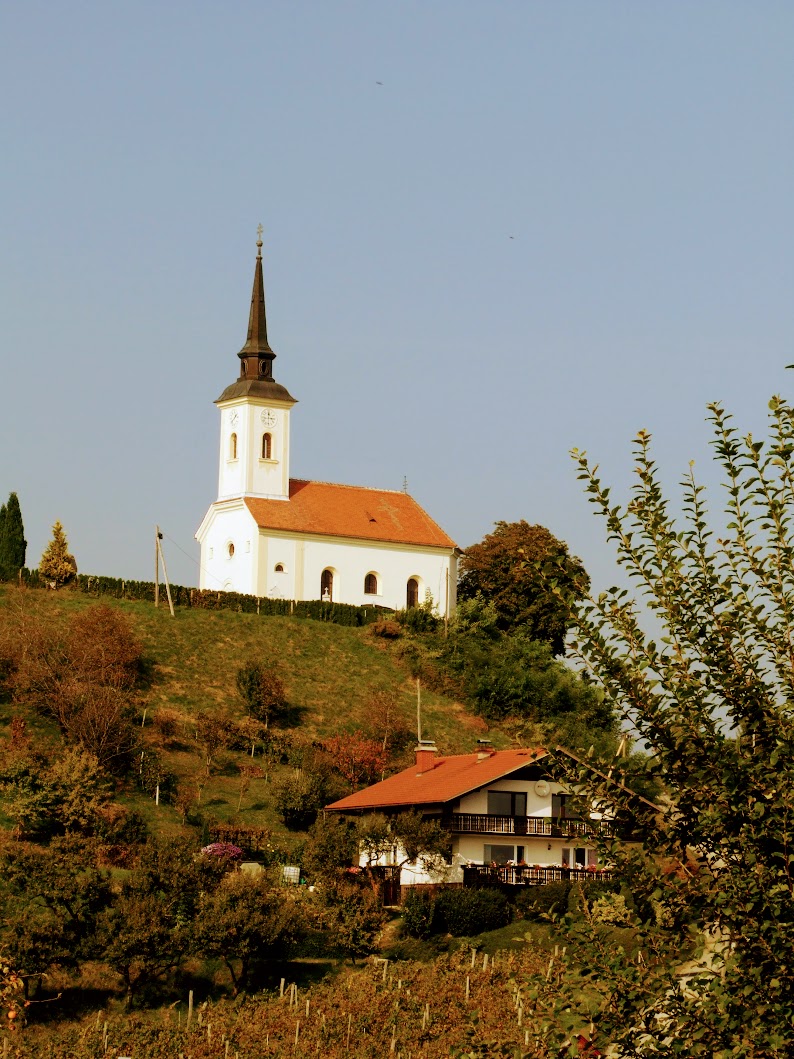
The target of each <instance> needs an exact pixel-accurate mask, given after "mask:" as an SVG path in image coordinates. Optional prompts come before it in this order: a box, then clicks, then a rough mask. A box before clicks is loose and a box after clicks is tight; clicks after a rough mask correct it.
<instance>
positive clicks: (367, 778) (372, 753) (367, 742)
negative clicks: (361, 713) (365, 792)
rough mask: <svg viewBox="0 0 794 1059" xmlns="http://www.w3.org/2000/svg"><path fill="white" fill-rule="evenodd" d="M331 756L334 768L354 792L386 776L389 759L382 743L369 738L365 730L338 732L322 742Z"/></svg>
mask: <svg viewBox="0 0 794 1059" xmlns="http://www.w3.org/2000/svg"><path fill="white" fill-rule="evenodd" d="M323 747H324V748H325V750H327V751H328V753H329V754H330V755H331V759H332V760H333V763H334V768H335V770H336V771H337V772H338V773H339V775H340V776H341V777H342V778H343V779H344V780H345V781H346V782H347V783H348V784H349V785H350V789H351V791H353V790H358V788H359V787H366V786H368V785H369V784H370V783H375V782H376V780H379V779H382V778H383V773H384V771H385V769H386V765H387V764H388V761H389V755H388V751H387V750H386V749H385V748H384V746H383V743H379V742H377V740H375V739H369V738H368V737H367V736H366V735H364V733H363V732H358V731H356V732H352V733H350V734H349V735H335V736H332V737H331V738H330V739H326V740H325V741H324V742H323Z"/></svg>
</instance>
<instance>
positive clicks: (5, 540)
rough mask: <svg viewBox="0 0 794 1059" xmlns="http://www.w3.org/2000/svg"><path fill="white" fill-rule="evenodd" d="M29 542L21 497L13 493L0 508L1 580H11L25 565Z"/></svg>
mask: <svg viewBox="0 0 794 1059" xmlns="http://www.w3.org/2000/svg"><path fill="white" fill-rule="evenodd" d="M27 546H28V542H27V541H26V540H25V528H24V526H23V525H22V511H21V510H20V507H19V498H18V497H17V494H16V493H11V494H10V496H9V497H8V503H7V504H3V506H2V508H0V580H2V581H11V580H12V579H13V578H15V577H16V576H17V574H18V573H19V571H20V570H21V569H22V568H23V567H24V565H25V553H26V550H27Z"/></svg>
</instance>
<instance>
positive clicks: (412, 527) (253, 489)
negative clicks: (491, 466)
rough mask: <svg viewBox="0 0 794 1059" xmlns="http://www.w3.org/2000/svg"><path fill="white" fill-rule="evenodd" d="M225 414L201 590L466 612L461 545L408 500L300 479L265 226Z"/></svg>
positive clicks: (223, 400) (203, 534) (202, 533)
mask: <svg viewBox="0 0 794 1059" xmlns="http://www.w3.org/2000/svg"><path fill="white" fill-rule="evenodd" d="M237 357H238V358H239V374H238V377H237V379H236V380H235V381H234V382H233V383H231V384H230V385H229V386H227V387H226V389H225V390H224V391H223V393H222V394H221V395H220V397H219V398H218V399H217V401H216V402H215V404H216V405H217V406H218V409H219V410H220V448H219V456H218V464H219V467H218V498H217V500H215V501H214V502H213V503H212V504H211V505H210V507H209V510H208V511H207V514H206V515H205V516H204V519H203V521H202V523H201V525H200V526H199V528H198V530H197V531H196V539H197V540H198V541H199V543H200V546H201V574H200V586H201V588H208V589H219V590H222V591H228V592H244V593H248V594H251V595H255V596H259V597H264V596H269V597H275V598H282V599H290V600H310V599H324V600H327V601H328V602H338V603H349V604H353V605H355V606H361V605H365V604H372V605H377V606H382V607H386V608H390V609H393V610H399V609H403V608H405V607H412V606H416V605H418V604H422V603H424V602H425V601H426V600H432V605H433V608H434V610H435V611H436V613H438V614H439V615H441V616H450V615H452V614H453V613H454V610H455V598H456V586H457V560H458V555H459V550H458V548H457V546H456V544H455V542H454V541H453V540H452V539H451V538H450V537H449V536H448V535H447V534H446V533H445V532H444V530H442V529H441V527H440V526H438V525H437V524H436V523H435V522H434V521H433V519H432V518H431V517H430V516H429V515H428V514H427V512H426V511H424V510H423V509H422V508H421V507H420V506H419V504H418V503H417V502H416V501H415V500H414V499H413V498H412V497H411V496H409V495H408V494H407V493H406V492H399V491H396V490H387V489H370V488H365V487H362V486H351V485H337V484H332V483H329V482H317V481H307V480H304V479H295V478H290V416H291V412H292V409H293V407H294V406H295V404H296V403H297V402H296V400H295V398H294V397H292V395H291V394H290V393H289V391H288V390H287V389H285V387H284V386H282V385H281V384H280V383H277V382H276V381H275V379H274V377H273V361H274V360H275V358H276V354H275V353H274V352H273V350H272V349H271V347H270V344H269V342H268V338H267V320H266V316H265V291H264V281H263V277H262V238H261V228H260V234H259V239H258V241H257V256H256V264H255V267H254V283H253V290H252V295H251V310H250V314H249V321H248V337H247V339H246V342H245V345H244V346H243V348H242V349H241V350H240V352H239V353H238V354H237Z"/></svg>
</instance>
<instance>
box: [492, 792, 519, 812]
mask: <svg viewBox="0 0 794 1059" xmlns="http://www.w3.org/2000/svg"><path fill="white" fill-rule="evenodd" d="M488 815H489V816H526V815H527V796H526V794H525V793H524V792H523V791H488Z"/></svg>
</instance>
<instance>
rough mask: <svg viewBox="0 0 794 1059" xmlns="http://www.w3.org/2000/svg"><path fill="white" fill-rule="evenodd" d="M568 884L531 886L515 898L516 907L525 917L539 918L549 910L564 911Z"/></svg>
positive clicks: (555, 883)
mask: <svg viewBox="0 0 794 1059" xmlns="http://www.w3.org/2000/svg"><path fill="white" fill-rule="evenodd" d="M569 890H570V884H569V883H568V882H565V881H564V880H561V881H560V882H550V883H543V884H542V885H541V886H532V887H530V888H529V889H527V890H526V891H524V892H523V893H521V894H519V895H518V897H517V898H516V909H517V911H518V912H519V914H520V915H522V916H524V917H525V918H526V919H539V918H540V917H541V916H544V915H548V914H549V913H550V912H552V911H554V912H564V911H565V910H566V909H567V907H568V891H569Z"/></svg>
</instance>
